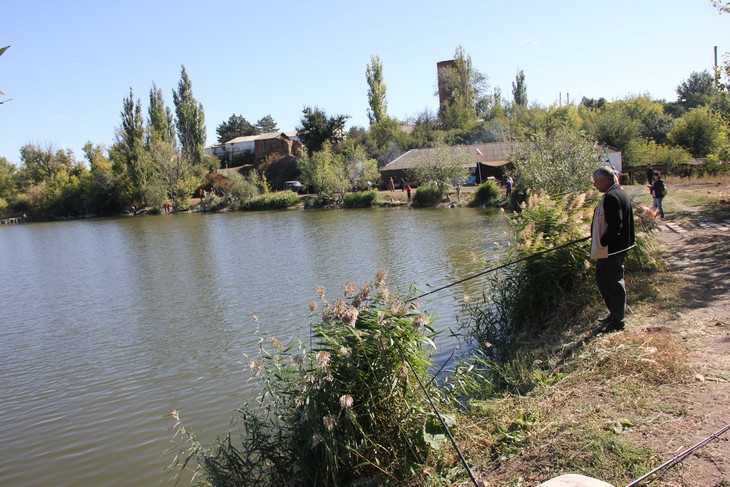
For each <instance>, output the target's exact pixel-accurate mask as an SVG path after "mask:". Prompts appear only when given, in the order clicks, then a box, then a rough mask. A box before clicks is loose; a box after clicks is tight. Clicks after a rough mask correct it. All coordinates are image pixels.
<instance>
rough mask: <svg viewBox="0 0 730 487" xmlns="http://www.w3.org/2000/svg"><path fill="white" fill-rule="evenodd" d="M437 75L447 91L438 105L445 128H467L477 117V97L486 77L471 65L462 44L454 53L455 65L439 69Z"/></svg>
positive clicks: (485, 87) (484, 91)
mask: <svg viewBox="0 0 730 487" xmlns="http://www.w3.org/2000/svg"><path fill="white" fill-rule="evenodd" d="M438 76H439V82H438V86H439V89H440V90H442V89H443V91H444V93H445V94H446V100H445V101H443V102H442V103H441V106H440V107H439V119H440V120H441V122H442V124H443V126H444V128H445V129H447V130H448V129H462V128H467V127H468V126H469V124H471V123H473V122H475V121H476V118H477V101H478V100H479V99H481V97H482V96H483V95H484V94H485V93H486V89H487V85H486V80H487V77H486V76H485V75H483V74H482V73H480V72H479V71H477V70H475V69H474V68H473V67H472V61H471V57H470V56H468V55H467V54H466V52H465V51H464V48H463V47H462V46H458V47H457V48H456V52H455V53H454V67H446V68H442V69H440V70H439V71H438Z"/></svg>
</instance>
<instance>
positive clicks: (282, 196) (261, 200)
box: [239, 191, 299, 210]
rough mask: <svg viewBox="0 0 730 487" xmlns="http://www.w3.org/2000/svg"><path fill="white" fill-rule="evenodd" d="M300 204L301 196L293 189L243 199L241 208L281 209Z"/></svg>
mask: <svg viewBox="0 0 730 487" xmlns="http://www.w3.org/2000/svg"><path fill="white" fill-rule="evenodd" d="M297 204H299V197H298V196H297V195H296V194H294V193H292V192H291V191H278V192H276V193H268V194H263V195H261V196H257V197H254V198H248V199H245V200H243V201H241V203H240V205H239V209H241V210H279V209H283V208H289V207H290V206H295V205H297Z"/></svg>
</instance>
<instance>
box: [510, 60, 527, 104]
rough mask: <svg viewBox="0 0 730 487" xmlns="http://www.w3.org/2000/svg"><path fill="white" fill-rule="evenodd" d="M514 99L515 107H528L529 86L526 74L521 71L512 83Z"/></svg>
mask: <svg viewBox="0 0 730 487" xmlns="http://www.w3.org/2000/svg"><path fill="white" fill-rule="evenodd" d="M512 99H513V100H514V102H515V105H519V106H522V107H526V106H527V84H526V83H525V72H524V71H522V70H521V69H520V72H519V73H517V75H515V80H514V81H513V82H512Z"/></svg>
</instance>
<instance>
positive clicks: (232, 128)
mask: <svg viewBox="0 0 730 487" xmlns="http://www.w3.org/2000/svg"><path fill="white" fill-rule="evenodd" d="M261 132H262V131H261V129H259V128H258V127H256V126H255V125H253V124H251V123H250V122H249V121H248V120H246V119H245V118H244V117H243V116H242V115H236V114H235V113H234V114H233V115H231V116H230V117H228V120H227V121H225V122H221V124H220V125H218V127H216V129H215V133H216V134H218V143H219V144H224V143H226V142H228V141H229V140H232V139H235V138H236V137H244V136H247V135H258V134H260V133H261Z"/></svg>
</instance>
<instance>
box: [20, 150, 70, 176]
mask: <svg viewBox="0 0 730 487" xmlns="http://www.w3.org/2000/svg"><path fill="white" fill-rule="evenodd" d="M20 159H21V161H22V164H23V169H24V172H25V174H26V175H27V177H28V178H29V179H30V180H31V181H32V182H34V183H41V182H46V183H49V184H56V183H59V182H63V180H65V179H66V177H67V175H68V173H69V171H70V170H71V168H72V166H73V162H74V160H73V153H72V152H70V151H68V152H64V151H63V150H61V149H55V148H54V147H53V145H52V144H46V145H45V146H44V147H42V146H41V145H39V144H26V145H24V146H23V147H21V148H20Z"/></svg>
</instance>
